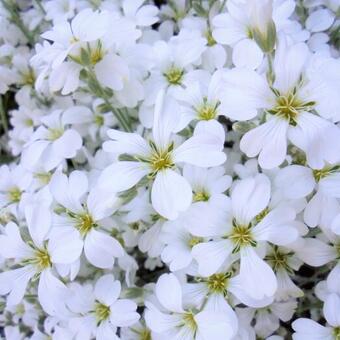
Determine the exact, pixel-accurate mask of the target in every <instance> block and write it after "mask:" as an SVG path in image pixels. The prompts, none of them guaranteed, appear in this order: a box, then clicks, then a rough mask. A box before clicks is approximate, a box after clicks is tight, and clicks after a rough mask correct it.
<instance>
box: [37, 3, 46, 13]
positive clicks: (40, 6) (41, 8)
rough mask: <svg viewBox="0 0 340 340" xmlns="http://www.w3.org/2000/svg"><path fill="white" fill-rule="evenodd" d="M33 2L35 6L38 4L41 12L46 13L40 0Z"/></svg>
mask: <svg viewBox="0 0 340 340" xmlns="http://www.w3.org/2000/svg"><path fill="white" fill-rule="evenodd" d="M35 3H36V4H37V6H38V7H39V9H40V10H41V12H43V14H44V15H46V11H45V8H44V7H43V5H42V4H41V1H40V0H35Z"/></svg>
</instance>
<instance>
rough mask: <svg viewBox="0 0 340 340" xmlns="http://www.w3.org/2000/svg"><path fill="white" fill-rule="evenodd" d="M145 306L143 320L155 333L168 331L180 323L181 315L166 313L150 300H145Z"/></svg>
mask: <svg viewBox="0 0 340 340" xmlns="http://www.w3.org/2000/svg"><path fill="white" fill-rule="evenodd" d="M145 305H146V307H147V309H146V311H145V321H146V324H147V326H148V327H149V328H150V329H151V330H153V331H154V332H156V333H163V332H166V331H169V330H171V329H173V328H175V327H177V326H179V325H180V323H181V321H182V320H181V316H180V315H178V314H166V313H162V312H160V311H159V310H158V309H157V308H156V307H155V306H154V305H153V304H151V303H150V302H147V301H146V302H145Z"/></svg>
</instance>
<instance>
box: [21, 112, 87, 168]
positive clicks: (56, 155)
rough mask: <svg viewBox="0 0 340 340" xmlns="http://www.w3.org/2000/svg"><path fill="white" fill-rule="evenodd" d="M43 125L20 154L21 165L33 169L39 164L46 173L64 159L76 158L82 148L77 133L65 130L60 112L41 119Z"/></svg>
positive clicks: (70, 129) (72, 130)
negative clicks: (42, 165)
mask: <svg viewBox="0 0 340 340" xmlns="http://www.w3.org/2000/svg"><path fill="white" fill-rule="evenodd" d="M41 121H42V123H43V125H40V126H39V128H38V129H37V130H36V131H35V132H34V133H33V135H32V137H31V140H30V141H29V142H28V143H27V144H26V146H25V148H24V151H23V153H22V165H23V166H24V167H26V168H27V169H34V168H35V166H36V165H37V164H39V163H42V164H44V168H45V170H46V171H49V170H52V169H54V168H56V167H57V166H58V165H60V164H61V163H62V162H63V161H64V160H65V159H69V158H73V157H75V156H76V153H77V151H78V150H79V149H80V148H81V146H82V139H81V137H80V135H79V133H78V132H77V131H76V130H74V129H72V128H67V126H66V124H65V123H64V121H63V112H62V111H61V110H56V111H53V112H52V113H51V114H49V115H47V116H44V117H43V118H41Z"/></svg>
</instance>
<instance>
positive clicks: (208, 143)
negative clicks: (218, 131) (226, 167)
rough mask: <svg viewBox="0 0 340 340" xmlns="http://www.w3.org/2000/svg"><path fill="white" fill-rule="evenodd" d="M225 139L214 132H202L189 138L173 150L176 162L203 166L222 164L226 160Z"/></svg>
mask: <svg viewBox="0 0 340 340" xmlns="http://www.w3.org/2000/svg"><path fill="white" fill-rule="evenodd" d="M222 148H223V141H221V139H220V138H219V137H218V136H215V135H213V134H208V133H207V134H206V135H203V134H200V135H195V136H193V137H191V138H189V139H187V140H186V141H185V142H184V143H183V144H182V145H180V146H179V147H178V148H177V149H175V150H174V152H173V158H174V162H176V163H177V162H185V163H189V164H192V165H196V166H201V167H210V166H217V165H221V164H222V163H224V162H225V160H226V155H225V154H224V153H223V151H222Z"/></svg>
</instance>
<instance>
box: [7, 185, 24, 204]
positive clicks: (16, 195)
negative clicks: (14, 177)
mask: <svg viewBox="0 0 340 340" xmlns="http://www.w3.org/2000/svg"><path fill="white" fill-rule="evenodd" d="M8 196H9V201H10V202H11V203H18V202H20V199H21V191H20V189H19V188H17V187H15V188H12V189H10V190H9V192H8Z"/></svg>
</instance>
